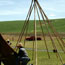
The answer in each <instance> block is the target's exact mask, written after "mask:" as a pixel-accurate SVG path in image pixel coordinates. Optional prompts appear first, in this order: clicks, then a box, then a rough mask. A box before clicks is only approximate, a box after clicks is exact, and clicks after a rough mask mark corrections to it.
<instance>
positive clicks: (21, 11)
mask: <svg viewBox="0 0 65 65" xmlns="http://www.w3.org/2000/svg"><path fill="white" fill-rule="evenodd" d="M26 12H27V11H26V10H25V9H18V10H17V9H15V10H4V11H2V10H1V11H0V16H1V15H2V16H4V15H21V14H25V13H26Z"/></svg>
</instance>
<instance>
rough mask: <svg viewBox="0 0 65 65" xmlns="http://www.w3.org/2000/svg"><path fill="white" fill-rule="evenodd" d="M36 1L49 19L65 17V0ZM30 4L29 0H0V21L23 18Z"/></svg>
mask: <svg viewBox="0 0 65 65" xmlns="http://www.w3.org/2000/svg"><path fill="white" fill-rule="evenodd" d="M38 1H39V3H40V6H41V7H42V9H43V10H44V12H45V13H46V15H47V16H48V18H49V19H56V18H65V0H38ZM30 4H31V0H0V21H10V20H25V19H26V15H27V13H28V10H29V7H30ZM30 19H31V20H32V19H33V13H32V16H31V18H30Z"/></svg>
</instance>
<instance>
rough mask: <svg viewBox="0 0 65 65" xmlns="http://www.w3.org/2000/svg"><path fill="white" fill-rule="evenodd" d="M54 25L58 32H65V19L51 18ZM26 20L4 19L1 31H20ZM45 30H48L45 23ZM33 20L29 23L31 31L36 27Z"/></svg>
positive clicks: (1, 23)
mask: <svg viewBox="0 0 65 65" xmlns="http://www.w3.org/2000/svg"><path fill="white" fill-rule="evenodd" d="M51 23H52V25H53V26H54V28H55V29H56V31H57V32H62V33H65V19H53V20H51ZM23 24H24V21H23V20H22V21H6V22H5V21H3V22H0V33H18V32H21V29H22V26H23ZM42 24H43V30H44V31H45V32H47V30H46V28H45V25H44V23H42ZM33 26H34V24H33V21H32V20H31V21H30V24H29V30H28V31H29V32H32V31H33V29H34V27H33ZM37 32H40V27H39V22H37Z"/></svg>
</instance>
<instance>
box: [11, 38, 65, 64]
mask: <svg viewBox="0 0 65 65" xmlns="http://www.w3.org/2000/svg"><path fill="white" fill-rule="evenodd" d="M54 40H55V45H56V47H57V49H58V51H59V54H60V56H61V57H62V60H63V63H65V54H64V53H63V52H62V49H61V47H60V46H59V44H58V42H57V41H56V39H55V38H54ZM63 40H64V41H65V39H63ZM12 43H13V44H12V45H11V46H15V45H16V44H15V43H16V42H15V41H14V42H12ZM22 43H24V41H22ZM23 45H24V44H23ZM47 46H48V50H49V54H50V59H49V58H48V54H47V51H44V50H46V47H45V43H44V41H43V40H42V41H37V49H38V51H37V59H38V62H37V63H38V65H62V63H61V61H60V59H59V57H57V56H56V53H53V46H52V43H51V41H50V39H49V38H47ZM25 48H26V50H27V52H28V55H29V57H30V58H31V61H30V62H29V63H33V64H34V63H35V55H34V54H33V50H31V49H33V42H32V41H26V43H25ZM28 48H31V49H28ZM63 48H64V47H63ZM64 50H65V48H64ZM32 54H33V55H32ZM32 57H33V58H34V60H32Z"/></svg>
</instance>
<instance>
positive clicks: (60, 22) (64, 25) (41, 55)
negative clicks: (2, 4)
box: [0, 19, 65, 65]
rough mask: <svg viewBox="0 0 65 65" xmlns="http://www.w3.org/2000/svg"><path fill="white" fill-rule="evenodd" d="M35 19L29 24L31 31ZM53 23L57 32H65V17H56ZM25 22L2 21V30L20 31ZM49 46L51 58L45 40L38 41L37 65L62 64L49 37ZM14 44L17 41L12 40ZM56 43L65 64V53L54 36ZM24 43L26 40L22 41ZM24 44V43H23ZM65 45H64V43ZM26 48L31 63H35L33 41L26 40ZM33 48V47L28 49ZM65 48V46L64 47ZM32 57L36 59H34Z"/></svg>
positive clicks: (0, 26) (4, 31)
mask: <svg viewBox="0 0 65 65" xmlns="http://www.w3.org/2000/svg"><path fill="white" fill-rule="evenodd" d="M32 23H33V21H30V25H29V32H33V26H34V25H33V24H32ZM51 23H52V25H53V26H54V27H55V29H56V31H57V32H63V33H65V19H55V20H51ZM23 24H24V21H7V22H0V32H1V33H19V32H20V31H21V29H22V26H23ZM43 28H44V32H46V33H47V30H46V28H45V25H44V24H43ZM37 32H40V28H39V23H37ZM46 40H47V46H48V50H49V54H50V59H49V58H48V54H47V52H46V46H45V43H44V41H43V40H42V41H38V42H37V49H38V51H37V59H38V62H37V63H38V64H37V65H62V63H61V61H60V58H59V57H56V53H53V46H52V43H51V41H50V39H49V38H48V37H47V39H46ZM63 40H64V41H65V39H63ZM11 42H12V45H11V47H13V46H16V41H11ZM54 42H55V45H56V47H57V49H58V51H59V54H60V56H61V57H62V60H63V63H64V64H65V54H64V53H63V52H62V49H61V48H60V46H59V44H58V42H57V41H56V39H55V38H54ZM22 43H24V41H22ZM23 45H24V44H23ZM62 47H63V45H62ZM25 48H26V50H27V52H28V55H29V57H30V58H31V61H30V62H29V63H33V64H34V63H35V55H33V50H31V49H33V42H31V41H26V44H25ZM28 48H31V49H28ZM63 49H64V50H65V48H64V47H63ZM32 57H33V58H34V60H32Z"/></svg>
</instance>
